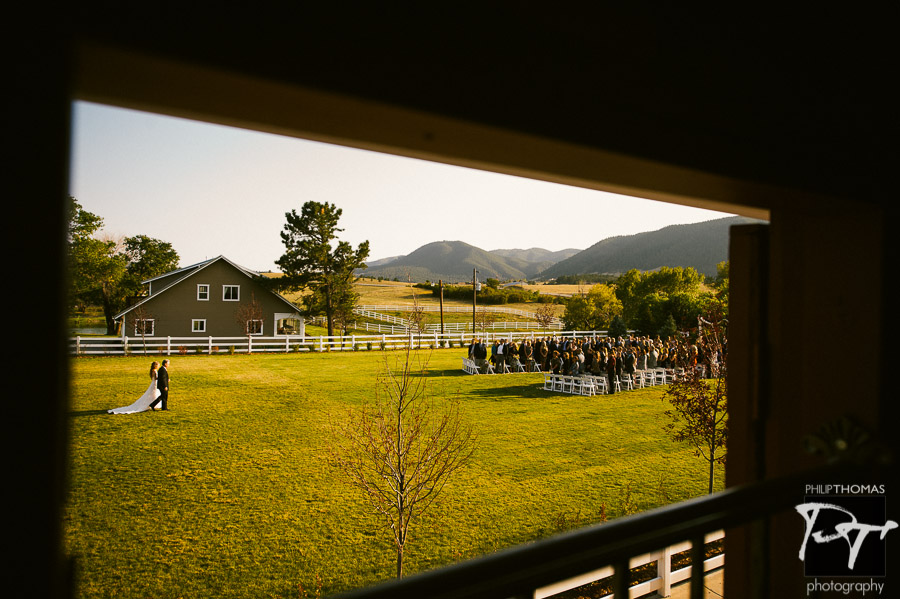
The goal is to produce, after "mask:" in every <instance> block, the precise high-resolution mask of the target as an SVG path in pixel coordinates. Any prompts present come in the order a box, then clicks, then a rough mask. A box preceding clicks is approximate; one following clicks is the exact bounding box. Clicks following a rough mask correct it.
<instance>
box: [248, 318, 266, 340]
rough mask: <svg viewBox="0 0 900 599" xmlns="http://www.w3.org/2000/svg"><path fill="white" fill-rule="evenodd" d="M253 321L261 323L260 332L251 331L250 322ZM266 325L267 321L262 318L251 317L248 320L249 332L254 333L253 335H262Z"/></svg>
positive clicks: (249, 333)
mask: <svg viewBox="0 0 900 599" xmlns="http://www.w3.org/2000/svg"><path fill="white" fill-rule="evenodd" d="M251 322H258V323H259V332H256V333H254V332H251V331H250V323H251ZM264 326H265V321H264V320H263V319H262V318H251V319H250V320H248V321H247V327H246V331H247V334H248V335H253V336H259V335H262V334H263V333H264V331H263V327H264Z"/></svg>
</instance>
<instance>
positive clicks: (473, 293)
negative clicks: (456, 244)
mask: <svg viewBox="0 0 900 599" xmlns="http://www.w3.org/2000/svg"><path fill="white" fill-rule="evenodd" d="M476 274H477V273H476V271H475V269H474V268H473V269H472V335H474V334H475V280H476V279H475V275H476Z"/></svg>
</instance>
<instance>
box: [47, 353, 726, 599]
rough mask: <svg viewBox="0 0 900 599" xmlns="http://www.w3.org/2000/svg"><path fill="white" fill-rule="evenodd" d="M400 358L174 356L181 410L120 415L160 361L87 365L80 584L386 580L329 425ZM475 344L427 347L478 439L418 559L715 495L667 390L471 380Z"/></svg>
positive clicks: (118, 590) (160, 590)
mask: <svg viewBox="0 0 900 599" xmlns="http://www.w3.org/2000/svg"><path fill="white" fill-rule="evenodd" d="M402 356H403V354H401V353H399V352H396V353H395V352H380V351H373V352H342V353H330V354H327V353H326V354H314V353H311V354H278V355H234V356H186V357H179V356H175V357H173V358H172V364H171V369H170V374H171V391H170V399H169V406H170V411H168V412H153V413H151V412H144V413H140V414H133V415H110V414H107V413H106V410H107V409H109V408H113V407H118V406H124V405H128V404H130V403H131V402H132V401H134V399H136V398H137V397H138V396H139V395H140V394H141V392H143V390H144V389H145V388H146V385H147V376H148V375H147V371H148V368H149V361H150V360H149V359H148V358H146V357H136V356H132V357H104V358H77V359H73V360H72V362H71V372H72V377H71V394H70V395H71V405H70V461H71V464H70V469H69V472H70V482H69V489H68V501H67V506H66V509H65V513H64V531H65V537H66V547H67V550H68V551H69V553H70V554H71V555H74V556H76V557H77V572H78V592H77V596H78V597H91V598H93V597H303V596H310V597H313V596H316V594H317V593H321V594H322V595H326V594H329V593H334V592H337V591H341V590H346V589H350V588H354V587H359V586H364V585H369V584H372V583H375V582H378V581H381V580H385V579H388V578H390V576H391V575H392V572H393V568H394V557H395V556H394V554H393V552H392V545H391V544H390V541H389V535H388V534H386V531H384V530H382V529H381V526H382V522H381V521H380V520H379V519H378V518H376V517H375V516H374V515H372V513H371V511H370V510H369V508H368V506H367V504H366V503H365V501H364V500H363V498H362V497H360V496H359V495H358V494H357V493H356V492H355V491H354V490H353V489H352V488H351V487H350V486H349V485H348V484H347V483H345V482H344V481H343V479H342V478H341V477H340V475H339V473H338V472H337V471H335V470H334V469H333V468H332V467H331V466H330V465H329V462H328V460H327V454H328V450H329V447H330V443H331V430H330V429H329V421H330V420H332V419H340V418H343V417H345V415H346V413H347V410H348V409H351V408H354V407H357V406H359V405H360V404H361V402H363V401H365V400H367V399H369V398H371V397H372V396H373V392H374V389H375V388H376V386H377V378H378V375H379V372H380V371H381V370H382V369H383V367H384V358H386V359H387V361H388V363H389V364H392V363H393V361H394V360H395V359H398V358H401V357H402ZM463 356H464V350H460V349H444V350H437V351H434V352H431V353H430V362H429V366H428V371H427V376H428V384H429V387H430V389H431V391H432V392H433V393H435V394H437V395H443V396H455V397H458V398H459V399H460V401H461V402H462V409H463V413H464V415H465V418H467V419H469V420H470V421H471V422H472V423H473V425H474V427H475V430H476V433H477V435H478V441H477V443H478V444H477V449H476V451H475V454H474V456H473V459H472V461H471V463H470V464H469V465H468V466H467V467H466V468H465V469H464V470H462V471H461V472H460V473H459V474H458V476H456V477H455V478H454V479H453V480H452V481H451V483H450V484H449V485H448V486H447V487H446V488H445V489H444V494H443V498H442V500H441V501H440V503H439V504H436V505H435V506H433V508H432V510H431V511H430V512H429V513H427V514H426V515H425V517H424V518H423V519H422V520H421V521H420V522H419V523H418V524H417V525H416V526H415V528H414V529H413V531H412V534H411V540H410V543H409V545H408V546H407V554H406V571H407V572H408V573H410V574H412V573H415V572H418V571H422V570H425V569H430V568H435V567H439V566H442V565H446V564H449V563H452V562H455V561H458V560H463V559H467V558H471V557H474V556H479V555H483V554H486V553H489V552H493V551H496V550H499V549H502V548H505V547H509V546H512V545H515V544H519V543H523V542H527V541H531V540H535V539H539V538H543V537H546V536H549V535H552V534H555V533H557V532H561V531H563V530H567V529H570V528H573V527H575V526H581V525H587V524H591V523H595V522H600V521H602V520H604V519H606V518H610V519H611V518H615V517H619V516H621V515H624V514H628V513H634V512H637V511H641V510H644V509H648V508H652V507H656V506H658V505H660V504H663V503H668V502H672V501H678V500H683V499H687V498H689V497H694V496H697V495H700V494H702V493H703V492H704V491H705V485H706V469H705V465H704V462H703V460H702V459H701V458H698V457H695V456H694V455H693V454H692V452H691V449H690V448H689V447H687V446H685V445H684V444H678V443H675V442H673V441H671V440H670V439H668V438H667V437H666V435H665V434H664V433H663V428H662V427H663V425H664V424H665V419H664V417H663V410H664V409H665V408H666V405H665V402H663V401H662V400H661V396H662V392H663V389H664V388H663V387H652V388H649V389H643V390H635V391H629V392H625V393H620V394H617V395H613V396H595V397H583V396H576V395H569V394H566V395H563V394H554V393H551V392H548V391H544V390H542V389H541V386H542V378H541V376H540V375H534V374H515V375H493V376H470V375H465V374H464V373H463V372H462V371H461V369H460V367H461V358H462V357H463ZM718 480H722V477H721V476H719V478H718Z"/></svg>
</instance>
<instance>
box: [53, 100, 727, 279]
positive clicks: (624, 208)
mask: <svg viewBox="0 0 900 599" xmlns="http://www.w3.org/2000/svg"><path fill="white" fill-rule="evenodd" d="M72 143H73V146H72V149H73V152H72V168H71V189H70V193H71V195H73V196H75V198H77V199H78V201H79V202H80V203H81V205H82V206H83V207H84V208H85V209H86V210H88V211H90V212H93V213H95V214H97V215H99V216H101V217H103V219H104V222H105V228H104V233H106V234H109V235H111V236H115V237H118V236H133V235H139V234H143V235H148V236H150V237H155V238H157V239H161V240H163V241H167V242H169V243H171V244H172V246H173V247H174V248H175V251H177V252H178V254H179V256H180V257H181V265H182V266H187V265H190V264H194V263H196V262H200V261H202V260H205V259H206V258H212V257H214V256H218V255H220V254H221V255H224V256H226V257H227V258H229V259H230V260H232V261H233V262H236V263H238V264H240V265H242V266H245V267H247V268H251V269H254V270H260V271H264V270H274V269H275V264H274V262H275V260H277V259H278V257H280V256H281V255H282V253H283V252H284V246H283V245H282V243H281V238H280V236H279V233H280V232H281V230H282V228H283V227H284V223H285V218H284V215H285V213H286V212H289V211H290V210H291V209H297V210H298V211H299V209H300V207H301V206H302V205H303V203H304V202H306V201H308V200H315V201H318V202H331V203H333V204H336V205H337V206H338V207H340V208H342V209H343V216H342V218H341V223H340V224H341V226H342V227H343V228H344V232H343V233H342V234H341V235H340V239H342V240H346V241H349V242H350V243H352V244H353V245H354V246H356V245H357V244H359V242H361V241H363V240H366V239H367V240H369V242H370V246H371V251H370V254H369V258H370V259H372V260H376V259H380V258H386V257H389V256H396V255H401V254H409V253H411V252H412V251H414V250H415V249H417V248H419V247H420V246H422V245H424V244H426V243H429V242H431V241H441V240H460V241H464V242H466V243H469V244H472V245H475V246H478V247H480V248H482V249H485V250H494V249H501V248H503V249H507V248H523V249H524V248H531V247H542V248H546V249H548V250H561V249H564V248H571V247H574V248H579V249H584V248H587V247H589V246H591V245H593V244H594V243H596V242H598V241H601V240H602V239H606V238H608V237H613V236H616V235H630V234H634V233H640V232H644V231H652V230H656V229H660V228H662V227H665V226H667V225H670V224H684V223H694V222H701V221H706V220H711V219H714V218H721V217H723V216H729V215H727V214H725V213H721V212H712V211H709V210H701V209H697V208H689V207H684V206H677V205H672V204H666V203H661V202H655V201H651V200H640V199H636V198H630V197H624V196H619V195H615V194H610V193H605V192H600V191H594V190H587V189H581V188H576V187H568V186H564V185H558V184H554V183H547V182H542V181H534V180H530V179H522V178H518V177H512V176H507V175H498V174H494V173H487V172H483V171H478V170H472V169H467V168H462V167H456V166H448V165H444V164H437V163H432V162H427V161H422V160H415V159H411V158H402V157H397V156H390V155H386V154H379V153H376V152H369V151H365V150H357V149H352V148H345V147H342V146H334V145H329V144H323V143H319V142H312V141H306V140H299V139H295V138H290V137H282V136H278V135H271V134H266V133H258V132H253V131H246V130H243V129H235V128H231V127H223V126H218V125H210V124H206V123H198V122H194V121H189V120H184V119H177V118H171V117H163V116H158V115H152V114H147V113H142V112H137V111H133V110H125V109H121V108H113V107H108V106H102V105H99V104H91V103H85V102H77V103H75V104H74V106H73V141H72Z"/></svg>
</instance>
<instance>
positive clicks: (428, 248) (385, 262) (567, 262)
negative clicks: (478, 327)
mask: <svg viewBox="0 0 900 599" xmlns="http://www.w3.org/2000/svg"><path fill="white" fill-rule="evenodd" d="M756 222H764V221H759V220H755V219H751V218H745V217H740V216H733V217H726V218H720V219H716V220H710V221H706V222H701V223H694V224H689V225H671V226H668V227H664V228H662V229H659V230H657V231H649V232H646V233H638V234H635V235H623V236H618V237H610V238H608V239H604V240H602V241H599V242H597V243H595V244H594V245H592V246H591V247H589V248H587V249H586V250H577V249H565V250H559V251H556V252H554V251H550V250H546V249H543V248H529V249H498V250H492V251H486V250H483V249H481V248H478V247H475V246H473V245H470V244H468V243H465V242H463V241H435V242H432V243H428V244H425V245H423V246H422V247H420V248H418V249H417V250H416V251H414V252H413V253H411V254H408V255H406V256H396V257H392V258H385V259H382V260H375V261H373V262H371V263H369V267H368V268H367V269H365V270H360V271H357V272H358V273H359V274H364V275H365V276H368V277H384V278H387V279H394V278H396V279H398V280H401V281H405V280H406V279H407V277H409V278H410V280H412V281H413V282H422V281H426V280H429V281H437V280H443V281H445V282H448V283H451V282H465V281H471V280H472V269H473V268H475V269H477V270H478V278H479V280H481V281H484V280H485V279H487V278H489V277H492V278H495V279H500V280H513V279H532V280H533V279H544V280H546V279H552V278H556V277H558V276H562V275H578V274H589V273H600V274H604V273H610V274H617V273H624V272H627V271H629V270H631V269H632V268H636V269H638V270H642V271H646V270H656V269H658V268H660V267H662V266H670V267H674V266H683V267H693V268H695V269H697V271H698V272H701V273H703V274H706V275H713V276H714V275H715V274H716V266H717V265H718V264H719V263H720V262H723V261H725V260H727V259H728V234H729V233H728V230H729V228H730V227H731V226H733V225H737V224H745V223H756Z"/></svg>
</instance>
